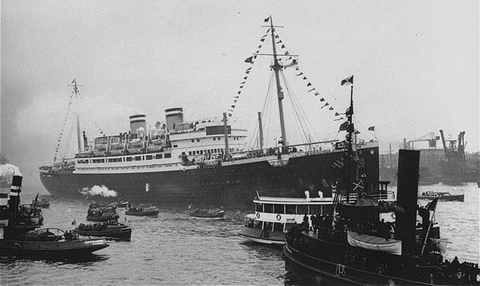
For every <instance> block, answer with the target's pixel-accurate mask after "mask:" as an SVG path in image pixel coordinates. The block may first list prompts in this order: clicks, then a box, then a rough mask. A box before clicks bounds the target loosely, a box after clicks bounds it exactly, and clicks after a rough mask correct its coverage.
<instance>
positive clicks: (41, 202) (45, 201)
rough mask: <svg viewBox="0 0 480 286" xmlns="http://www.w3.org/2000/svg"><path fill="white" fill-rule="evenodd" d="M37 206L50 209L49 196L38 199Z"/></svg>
mask: <svg viewBox="0 0 480 286" xmlns="http://www.w3.org/2000/svg"><path fill="white" fill-rule="evenodd" d="M37 206H38V207H39V208H42V209H48V208H49V207H50V202H49V201H48V199H47V198H40V200H38V201H37Z"/></svg>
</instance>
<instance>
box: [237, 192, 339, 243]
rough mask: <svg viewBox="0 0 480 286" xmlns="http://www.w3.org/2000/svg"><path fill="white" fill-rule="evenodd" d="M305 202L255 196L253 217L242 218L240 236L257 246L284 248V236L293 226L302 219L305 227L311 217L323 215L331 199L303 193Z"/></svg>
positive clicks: (300, 199)
mask: <svg viewBox="0 0 480 286" xmlns="http://www.w3.org/2000/svg"><path fill="white" fill-rule="evenodd" d="M305 195H306V197H305V198H282V197H265V196H260V195H259V194H257V198H256V199H254V200H253V204H254V206H255V213H250V214H247V215H246V216H245V226H244V228H243V229H242V231H241V232H240V233H239V235H240V236H242V237H244V238H246V239H248V240H250V241H253V242H257V243H262V244H271V245H284V244H285V233H286V232H287V231H288V230H289V229H290V228H291V227H293V226H295V225H296V224H301V223H303V220H304V217H305V215H306V216H307V218H308V221H309V222H308V224H309V227H311V226H312V224H311V216H312V215H313V214H323V213H326V212H327V210H330V209H331V208H332V207H333V198H332V197H323V193H320V192H319V196H318V197H312V198H310V193H309V192H308V191H307V192H305Z"/></svg>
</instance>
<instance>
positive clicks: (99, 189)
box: [80, 185, 117, 198]
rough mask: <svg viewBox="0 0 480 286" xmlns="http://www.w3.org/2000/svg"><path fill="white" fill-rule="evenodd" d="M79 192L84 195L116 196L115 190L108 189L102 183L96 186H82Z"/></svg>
mask: <svg viewBox="0 0 480 286" xmlns="http://www.w3.org/2000/svg"><path fill="white" fill-rule="evenodd" d="M80 193H81V194H82V195H84V196H101V197H104V198H109V197H112V198H113V197H116V196H117V192H116V191H114V190H110V189H109V188H107V187H106V186H104V185H101V186H98V185H95V186H93V187H91V188H88V187H85V188H83V189H82V190H81V191H80Z"/></svg>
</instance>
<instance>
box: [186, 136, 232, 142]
mask: <svg viewBox="0 0 480 286" xmlns="http://www.w3.org/2000/svg"><path fill="white" fill-rule="evenodd" d="M212 140H213V141H220V140H223V137H213V138H212ZM230 140H234V141H238V140H240V137H239V136H233V137H230ZM191 141H192V143H195V142H200V139H191Z"/></svg>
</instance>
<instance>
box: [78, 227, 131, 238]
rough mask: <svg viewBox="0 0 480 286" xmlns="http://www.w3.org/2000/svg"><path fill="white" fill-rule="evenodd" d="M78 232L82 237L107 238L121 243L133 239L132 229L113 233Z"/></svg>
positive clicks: (113, 231)
mask: <svg viewBox="0 0 480 286" xmlns="http://www.w3.org/2000/svg"><path fill="white" fill-rule="evenodd" d="M76 232H77V233H78V234H79V235H81V236H94V237H107V238H110V239H114V240H121V241H130V240H131V237H132V230H131V229H130V228H128V229H120V230H112V231H86V230H78V229H77V230H76Z"/></svg>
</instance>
